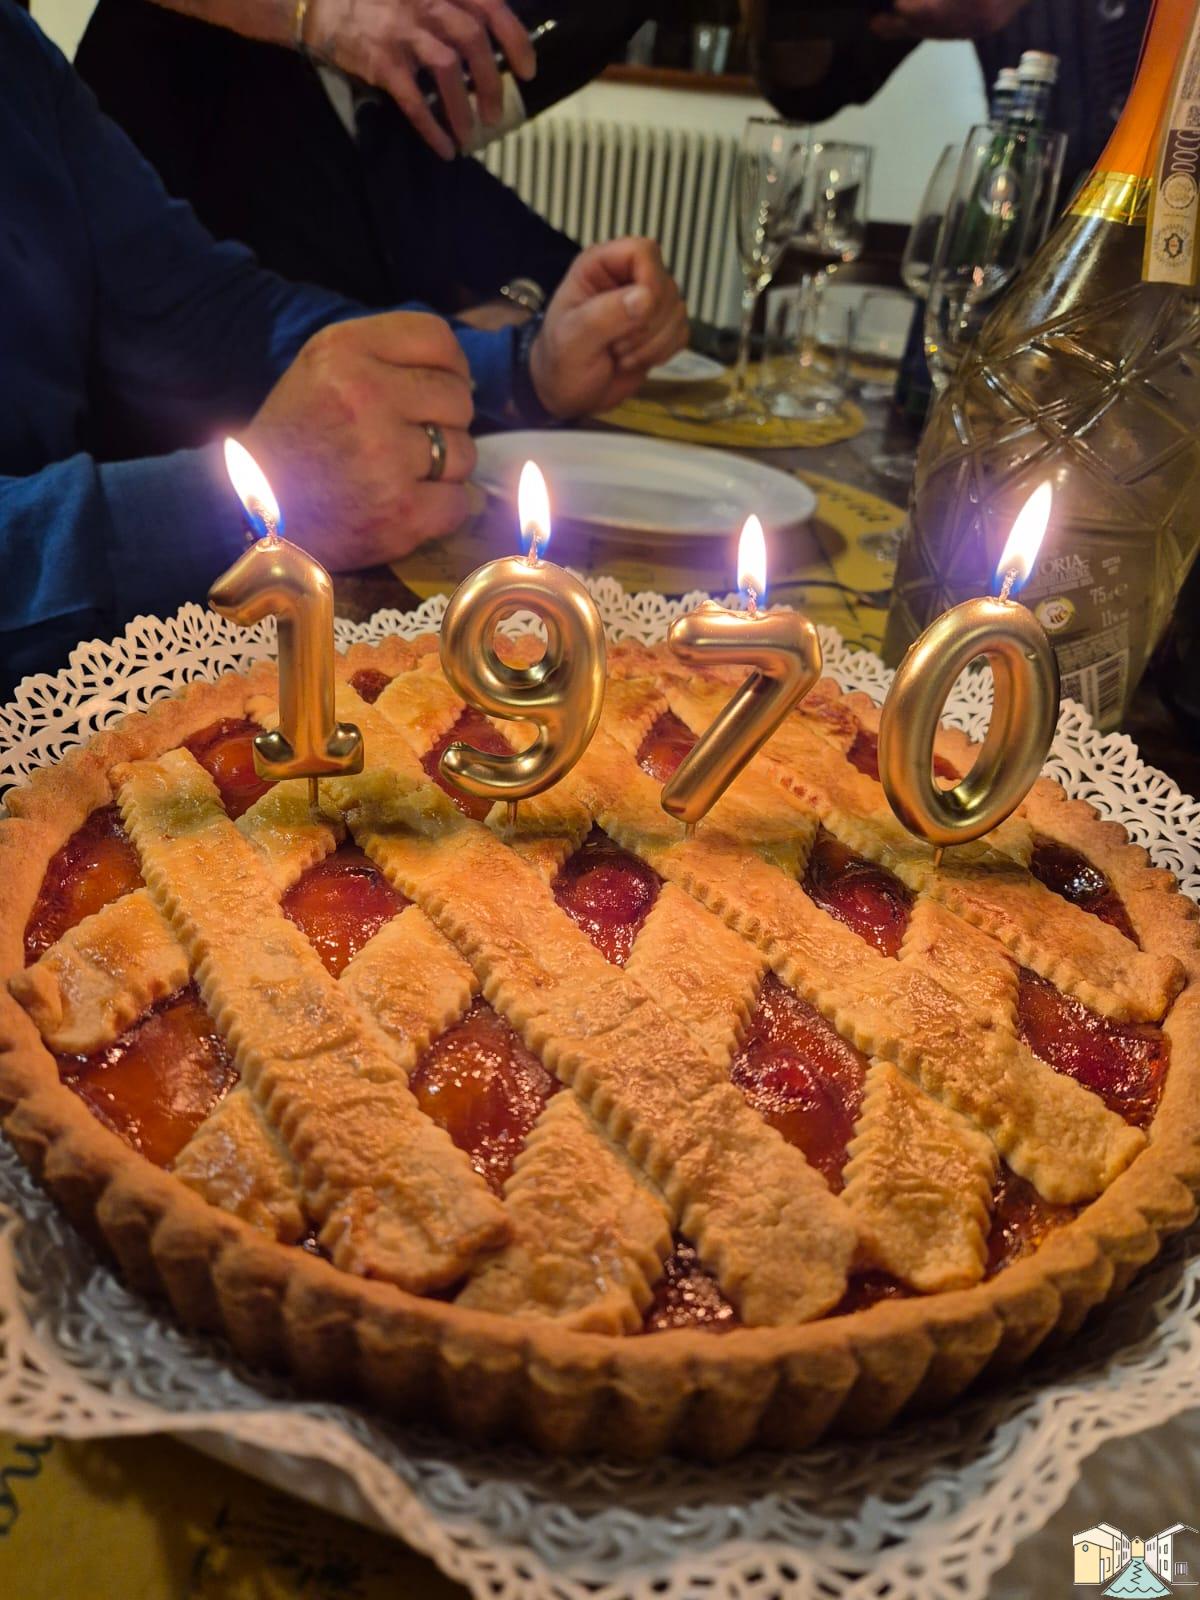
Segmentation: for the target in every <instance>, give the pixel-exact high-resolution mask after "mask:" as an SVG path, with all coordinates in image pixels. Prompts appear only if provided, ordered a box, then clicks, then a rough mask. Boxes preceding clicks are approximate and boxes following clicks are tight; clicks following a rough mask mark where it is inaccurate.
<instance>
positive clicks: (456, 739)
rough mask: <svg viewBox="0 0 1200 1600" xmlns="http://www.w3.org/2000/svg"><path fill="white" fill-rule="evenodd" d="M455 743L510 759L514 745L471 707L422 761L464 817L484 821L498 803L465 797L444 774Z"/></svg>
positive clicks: (468, 795)
mask: <svg viewBox="0 0 1200 1600" xmlns="http://www.w3.org/2000/svg"><path fill="white" fill-rule="evenodd" d="M452 744H469V745H470V746H471V747H472V748H473V749H475V750H482V751H483V752H484V753H485V754H486V755H490V756H510V755H512V745H510V744H509V742H508V740H507V739H506V738H505V737H504V735H503V734H502V733H500V732H499V731H498V730H497V729H496V728H494V727H493V726H492V724H491V723H490V722H489V721H488V719H487V718H486V717H485V716H484V715H483V713H482V712H481V711H472V710H471V709H470V708H469V707H468V709H467V710H466V711H464V712H463V714H462V716H461V717H459V719H458V721H457V722H456V723H455V724H454V726H453V727H452V728H451V729H450V732H449V733H445V734H443V735H442V737H441V738H440V739H439V740H438V742H437V743H436V744H435V745H434V747H433V749H432V750H430V751H429V752H428V754H427V755H426V756H425V758H424V760H423V761H422V762H421V765H422V766H423V767H424V768H425V771H426V772H427V773H428V774H429V776H430V777H431V778H432V779H433V781H434V783H436V784H437V786H438V788H439V789H443V790H444V791H445V792H446V793H447V794H448V795H449V796H450V798H451V800H453V801H454V804H455V805H456V806H457V807H458V809H459V810H460V811H461V812H462V813H463V815H464V816H468V817H474V819H475V821H476V822H482V821H483V819H484V817H486V816H487V814H488V812H489V811H490V810H491V809H492V806H493V805H494V804H495V802H494V801H492V800H477V799H476V798H475V796H474V795H470V794H463V792H462V791H461V789H456V788H455V787H454V785H453V784H452V783H451V782H450V781H449V779H448V778H446V777H445V775H444V774H443V772H442V756H443V755H444V754H445V752H446V750H447V749H448V748H449V747H450V745H452Z"/></svg>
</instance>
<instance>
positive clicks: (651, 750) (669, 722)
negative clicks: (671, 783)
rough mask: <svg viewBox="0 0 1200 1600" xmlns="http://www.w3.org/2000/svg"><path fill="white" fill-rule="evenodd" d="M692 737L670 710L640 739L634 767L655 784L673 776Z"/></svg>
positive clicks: (694, 739)
mask: <svg viewBox="0 0 1200 1600" xmlns="http://www.w3.org/2000/svg"><path fill="white" fill-rule="evenodd" d="M695 742H696V735H695V734H694V733H693V732H692V730H691V729H690V728H689V727H688V725H687V723H686V722H681V721H680V720H679V718H678V717H677V716H676V715H675V713H674V712H673V711H664V712H663V714H662V716H661V717H659V719H658V721H657V722H656V723H655V724H654V725H653V727H652V728H651V729H650V731H649V733H647V735H646V737H645V738H644V739H643V740H642V743H641V748H640V749H639V750H638V753H637V764H638V766H639V767H641V769H642V771H643V772H648V773H649V774H650V776H651V777H652V778H657V779H658V781H659V783H666V781H667V779H668V778H673V777H674V776H675V769H676V767H678V766H679V764H680V763H681V762H682V761H683V759H684V757H685V756H686V755H688V754H689V753H690V751H691V748H692V746H693V745H694V744H695Z"/></svg>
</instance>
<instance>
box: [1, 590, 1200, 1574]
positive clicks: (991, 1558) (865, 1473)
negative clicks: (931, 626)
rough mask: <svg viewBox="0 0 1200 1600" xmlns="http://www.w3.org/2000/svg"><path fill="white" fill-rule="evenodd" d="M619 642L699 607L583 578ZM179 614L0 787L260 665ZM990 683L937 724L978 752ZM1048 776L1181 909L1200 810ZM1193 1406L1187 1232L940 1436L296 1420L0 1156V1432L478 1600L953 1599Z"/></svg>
mask: <svg viewBox="0 0 1200 1600" xmlns="http://www.w3.org/2000/svg"><path fill="white" fill-rule="evenodd" d="M589 587H590V588H591V589H592V592H593V593H594V594H595V596H596V598H597V601H598V602H599V604H600V606H601V610H602V611H603V613H604V615H605V620H606V622H607V624H608V626H609V630H610V633H611V635H612V636H613V637H614V638H620V637H632V638H637V639H640V640H642V641H644V642H646V643H652V642H654V641H655V640H656V639H659V638H661V637H662V634H663V631H664V629H665V626H666V624H667V623H668V622H669V621H670V620H671V618H672V617H674V616H675V615H677V614H679V612H680V611H682V610H684V609H687V608H689V607H690V606H691V605H692V604H694V603H695V602H696V600H698V599H699V598H700V597H699V596H690V597H688V598H687V599H686V600H684V601H682V602H669V601H666V600H664V599H663V598H662V597H661V596H660V595H652V594H651V595H645V594H643V595H635V596H630V595H626V594H625V593H624V592H623V591H622V590H621V589H620V588H619V586H618V585H617V584H616V583H615V582H614V581H613V580H612V579H605V578H601V579H593V580H590V582H589ZM443 606H444V601H443V600H442V599H440V598H438V599H434V600H430V601H427V602H426V603H425V604H424V605H423V606H422V607H421V608H420V609H419V610H418V611H416V612H413V613H408V614H405V615H403V616H402V615H401V614H399V613H397V612H380V613H377V614H376V616H374V617H373V618H372V619H371V620H370V622H367V623H364V624H362V625H359V626H355V625H351V624H345V623H339V624H338V636H339V641H340V642H341V643H343V644H346V643H349V642H351V641H352V640H355V639H374V638H378V637H380V636H382V635H383V634H386V633H392V632H396V633H401V634H413V633H416V632H420V631H422V630H424V629H426V628H429V627H434V626H436V625H437V623H438V621H439V620H440V616H441V612H442V609H443ZM271 635H272V629H271V626H270V624H264V625H262V626H260V627H259V628H255V629H251V630H249V631H243V630H239V629H235V628H233V627H231V626H230V625H228V624H226V623H224V622H222V621H221V620H220V619H219V618H217V617H215V616H213V615H212V614H210V613H208V612H204V611H201V610H200V609H199V608H198V607H196V606H187V607H185V608H184V609H183V610H182V611H181V612H179V613H178V615H177V616H175V617H173V618H170V619H168V620H167V621H160V620H158V619H154V618H139V619H138V620H137V621H136V622H135V623H133V624H132V625H131V626H130V627H129V629H128V630H127V631H126V633H125V634H124V636H123V637H122V638H121V639H119V640H117V641H116V642H115V643H112V644H104V645H101V644H95V645H86V646H81V647H80V648H79V649H78V650H76V651H75V652H74V653H73V655H72V658H71V664H70V666H69V667H68V668H67V669H66V670H65V671H64V672H62V673H60V674H58V675H57V676H55V677H41V678H36V679H33V680H28V681H27V682H26V683H25V684H24V685H23V686H22V690H21V693H20V694H19V696H18V698H17V700H16V701H15V702H14V703H13V704H12V705H10V706H7V707H5V708H3V709H2V710H0V783H8V782H12V781H13V780H15V779H19V778H21V777H23V776H25V775H26V774H27V773H28V772H29V771H31V770H32V769H33V768H34V767H36V766H40V765H43V764H45V763H46V762H48V761H52V760H54V759H56V757H57V756H58V755H59V754H61V752H62V751H64V750H66V749H67V748H69V747H70V746H71V745H73V744H75V743H77V742H78V741H79V740H80V739H82V738H86V737H87V736H89V735H90V734H91V733H92V732H93V731H94V730H95V729H96V728H97V727H100V726H102V725H103V724H104V723H105V722H107V721H110V720H111V719H112V718H113V717H115V716H118V715H120V714H121V712H123V711H125V710H131V709H136V708H139V707H142V706H145V705H147V704H149V703H150V701H152V700H154V699H156V698H158V697H160V696H161V695H163V694H165V693H168V692H170V691H171V690H172V689H175V688H178V687H180V686H181V685H182V684H184V683H187V682H189V681H191V680H192V679H194V678H201V677H211V676H214V675H215V674H216V673H218V672H220V671H223V670H226V669H228V668H230V667H242V666H245V665H246V664H247V663H248V662H250V661H251V660H253V659H256V658H257V657H259V656H261V655H263V654H264V653H266V652H268V651H270V649H271V648H272V637H271ZM822 635H823V643H824V647H825V657H826V668H827V670H828V671H829V672H830V673H831V674H832V676H833V677H835V678H836V679H837V680H838V681H839V682H840V683H841V684H843V685H844V686H845V687H847V688H860V689H866V690H867V691H868V692H869V693H872V694H873V695H875V697H876V698H880V697H882V694H883V693H884V691H885V690H886V687H887V683H888V680H889V677H890V674H888V673H887V672H886V671H885V669H884V668H883V666H882V665H881V663H880V662H879V661H878V659H877V658H876V657H874V656H871V655H867V654H864V653H854V652H851V651H849V650H848V649H847V648H846V647H845V646H844V645H843V643H842V641H841V640H840V639H839V638H838V636H837V635H836V634H834V633H832V632H830V631H828V630H824V629H823V630H822ZM989 703H990V683H989V682H988V679H987V675H986V674H980V675H976V676H975V677H967V678H964V679H962V680H960V683H959V685H958V686H957V688H956V691H955V694H954V696H953V697H952V700H951V703H950V705H949V707H948V710H947V715H948V718H949V720H950V721H952V722H954V723H955V724H957V725H958V726H959V727H962V728H964V729H965V730H966V731H967V732H968V733H971V734H973V735H975V736H976V737H978V736H979V735H980V734H981V733H982V731H983V729H984V727H985V725H986V722H987V717H988V707H989ZM1050 770H1051V771H1053V773H1054V775H1055V776H1056V777H1058V778H1059V779H1060V780H1061V782H1062V783H1063V784H1064V785H1065V786H1066V787H1067V789H1068V790H1070V792H1071V793H1073V794H1077V795H1081V796H1083V797H1085V798H1087V799H1089V800H1092V801H1093V802H1094V803H1095V804H1096V805H1098V806H1099V807H1100V808H1101V809H1102V810H1103V811H1104V812H1105V813H1106V814H1107V815H1109V816H1111V817H1115V818H1116V819H1117V820H1119V821H1120V822H1122V823H1123V824H1124V825H1125V827H1126V828H1127V829H1128V830H1129V832H1130V834H1131V835H1132V836H1133V837H1134V838H1136V839H1137V840H1139V841H1140V842H1141V843H1143V844H1145V845H1146V846H1147V848H1148V849H1149V850H1150V852H1151V854H1152V856H1153V857H1154V859H1155V861H1156V862H1158V863H1159V864H1160V865H1162V866H1166V867H1169V868H1170V869H1171V870H1172V871H1173V872H1175V873H1176V875H1177V876H1178V877H1179V879H1180V881H1181V883H1182V884H1183V886H1184V888H1185V889H1186V890H1187V892H1189V893H1190V894H1192V895H1193V896H1195V897H1200V848H1198V847H1197V845H1196V844H1194V843H1192V842H1191V841H1193V840H1200V804H1197V802H1196V801H1195V800H1192V799H1189V798H1188V797H1187V796H1184V795H1182V794H1180V792H1179V790H1178V789H1177V788H1176V787H1175V785H1174V784H1172V783H1171V782H1170V781H1169V780H1168V779H1167V778H1166V777H1164V776H1163V774H1162V773H1160V772H1156V771H1155V770H1154V769H1153V768H1150V767H1147V766H1145V765H1144V764H1143V763H1142V762H1141V761H1139V759H1138V756H1137V751H1136V749H1135V748H1134V746H1133V745H1132V743H1131V742H1130V740H1128V739H1127V738H1125V737H1123V736H1121V735H1108V736H1107V737H1105V736H1101V735H1099V734H1097V733H1096V732H1095V731H1094V729H1093V728H1092V726H1091V723H1090V721H1089V720H1088V718H1087V716H1086V714H1085V713H1084V712H1083V711H1082V709H1081V708H1079V707H1078V706H1076V705H1074V704H1073V703H1071V702H1067V703H1066V705H1065V706H1064V709H1063V713H1062V717H1061V719H1060V723H1059V730H1058V735H1057V738H1056V740H1055V746H1054V752H1053V756H1052V759H1051V762H1050ZM1198 1404H1200V1234H1198V1233H1197V1231H1196V1230H1192V1232H1190V1233H1188V1234H1184V1235H1181V1236H1179V1237H1178V1238H1176V1239H1174V1240H1172V1241H1170V1242H1169V1243H1168V1245H1167V1247H1166V1248H1165V1249H1164V1251H1163V1253H1162V1255H1161V1256H1160V1257H1159V1258H1158V1259H1157V1261H1156V1262H1155V1263H1154V1264H1153V1266H1152V1267H1151V1268H1150V1269H1149V1270H1148V1271H1147V1272H1146V1273H1145V1274H1143V1276H1142V1277H1141V1278H1140V1279H1139V1280H1138V1281H1137V1283H1136V1284H1135V1285H1134V1286H1133V1288H1132V1289H1131V1290H1129V1291H1128V1292H1127V1293H1126V1294H1125V1295H1124V1296H1123V1297H1122V1298H1121V1299H1120V1300H1119V1301H1118V1302H1117V1304H1116V1305H1115V1306H1113V1307H1111V1308H1109V1309H1108V1310H1107V1311H1105V1312H1103V1313H1102V1314H1101V1315H1100V1316H1098V1317H1096V1318H1093V1319H1092V1321H1091V1322H1090V1323H1089V1324H1088V1326H1087V1327H1086V1328H1085V1330H1084V1332H1083V1333H1081V1334H1080V1335H1078V1336H1077V1337H1076V1339H1075V1340H1074V1341H1073V1343H1072V1346H1071V1348H1070V1350H1069V1351H1068V1352H1067V1353H1065V1354H1060V1355H1058V1356H1056V1357H1055V1358H1053V1359H1052V1360H1043V1361H1040V1362H1035V1363H1034V1364H1033V1365H1032V1366H1031V1367H1030V1368H1028V1369H1027V1370H1026V1371H1025V1373H1024V1374H1023V1375H1022V1377H1021V1378H1020V1380H1019V1381H1017V1382H1015V1383H1012V1384H1010V1385H1008V1386H1007V1387H1005V1388H1004V1389H1002V1390H999V1391H996V1392H993V1393H983V1394H980V1395H976V1396H974V1397H973V1398H971V1399H969V1400H968V1401H966V1402H965V1403H960V1404H959V1405H958V1406H957V1407H956V1409H955V1410H954V1412H953V1413H952V1414H950V1415H948V1416H946V1417H943V1418H940V1419H937V1420H935V1421H932V1422H930V1421H922V1422H920V1423H914V1424H911V1425H908V1426H905V1427H902V1428H898V1429H894V1430H893V1431H892V1432H890V1433H889V1434H888V1435H887V1436H886V1437H884V1438H882V1439H871V1440H865V1441H858V1442H851V1443H833V1444H829V1445H823V1446H819V1447H817V1448H814V1449H811V1450H808V1451H805V1452H803V1453H802V1454H799V1455H793V1456H765V1455H757V1456H751V1457H746V1458H743V1459H741V1460H739V1461H737V1462H736V1463H734V1464H733V1465H731V1466H727V1467H721V1468H709V1467H701V1466H696V1465H692V1464H688V1463H680V1462H676V1461H661V1462H658V1463H656V1464H654V1465H653V1466H650V1467H644V1468H641V1467H627V1466H613V1465H610V1464H605V1463H595V1462H590V1463H589V1462H584V1463H564V1462H561V1461H547V1460H543V1459H541V1458H539V1457H536V1456H534V1455H533V1454H531V1453H529V1452H524V1451H521V1452H516V1451H508V1452H501V1451H481V1450H478V1449H472V1448H468V1447H466V1446H464V1445H460V1444H458V1443H456V1442H455V1441H453V1440H450V1439H447V1438H445V1437H443V1436H441V1435H437V1434H434V1433H432V1432H430V1431H428V1430H421V1429H401V1428H396V1427H392V1426H390V1425H388V1424H386V1423H382V1422H380V1421H378V1420H376V1419H374V1418H371V1417H369V1416H367V1415H365V1414H363V1413H361V1412H359V1411H356V1410H354V1409H352V1408H349V1407H344V1406H335V1405H325V1404H316V1403H311V1402H305V1401H301V1400H297V1399H296V1398H295V1397H294V1396H292V1395H291V1394H290V1393H289V1391H288V1389H287V1387H286V1385H285V1384H283V1383H282V1382H280V1381H279V1380H277V1379H275V1378H273V1377H270V1376H264V1375H262V1374H252V1373H249V1372H247V1371H245V1370H244V1369H242V1368H240V1367H239V1366H237V1365H236V1364H234V1363H232V1362H230V1361H229V1359H228V1358H227V1356H226V1354H225V1353H224V1352H223V1350H222V1348H221V1346H220V1345H219V1343H217V1342H216V1341H213V1340H209V1339H200V1338H194V1337H191V1336H188V1335H185V1334H184V1333H182V1332H180V1330H179V1329H178V1328H177V1327H176V1326H175V1325H174V1323H173V1322H172V1321H171V1320H170V1318H169V1316H168V1315H167V1314H165V1313H162V1312H160V1311H159V1310H158V1309H156V1308H154V1307H152V1306H148V1305H147V1304H146V1303H145V1302H144V1301H142V1300H140V1299H138V1298H137V1297H136V1296H134V1295H131V1294H129V1293H128V1292H126V1290H125V1289H123V1288H122V1286H121V1285H120V1283H119V1282H118V1281H117V1279H116V1278H115V1277H114V1276H113V1274H112V1273H111V1272H110V1271H109V1269H108V1268H107V1267H105V1266H103V1265H101V1264H100V1263H99V1262H98V1261H97V1259H96V1257H95V1256H94V1255H93V1254H92V1252H91V1251H90V1249H89V1248H88V1247H87V1246H86V1245H85V1244H84V1243H83V1241H82V1240H81V1239H80V1238H79V1237H78V1236H77V1235H76V1234H75V1232H74V1230H73V1229H72V1228H71V1227H70V1226H69V1225H68V1224H67V1223H66V1221H65V1220H64V1219H63V1218H62V1217H61V1216H60V1215H59V1213H58V1212H57V1210H56V1209H55V1207H54V1206H53V1205H52V1204H51V1203H50V1202H49V1201H48V1200H47V1199H46V1197H45V1196H44V1195H43V1194H42V1192H41V1191H40V1190H39V1189H38V1188H37V1186H36V1185H35V1184H34V1183H33V1182H32V1181H31V1180H30V1179H29V1178H28V1176H27V1175H26V1174H25V1172H24V1169H23V1168H22V1167H21V1166H20V1164H19V1162H18V1161H17V1159H16V1157H15V1156H14V1155H13V1154H12V1152H11V1150H10V1149H9V1147H8V1146H7V1144H5V1143H4V1142H3V1141H2V1140H0V1428H7V1429H9V1430H11V1431H15V1432H18V1433H24V1434H44V1433H61V1434H67V1435H70V1436H73V1437H84V1436H89V1435H105V1434H119V1433H147V1432H156V1431H165V1430H170V1431H172V1432H175V1433H184V1434H187V1433H192V1434H193V1435H194V1436H196V1437H197V1438H199V1437H201V1436H206V1437H207V1438H208V1439H209V1440H212V1439H214V1438H216V1439H219V1440H220V1441H221V1444H222V1449H223V1453H225V1454H226V1455H227V1456H232V1457H234V1458H235V1459H236V1458H238V1457H239V1452H240V1458H241V1459H243V1460H245V1461H246V1462H247V1463H248V1464H250V1465H252V1466H253V1465H257V1466H258V1467H259V1468H260V1469H261V1467H262V1464H263V1462H264V1460H268V1461H270V1463H271V1464H272V1468H271V1475H272V1476H273V1477H275V1478H276V1480H277V1481H281V1482H285V1483H288V1484H289V1485H290V1486H291V1487H293V1488H295V1489H296V1490H297V1491H298V1492H301V1493H304V1492H308V1493H310V1494H314V1495H317V1496H319V1497H320V1498H321V1499H322V1500H323V1501H324V1502H325V1503H327V1504H330V1505H332V1506H333V1508H334V1509H344V1510H348V1511H350V1512H352V1513H356V1514H359V1515H362V1514H364V1511H365V1513H366V1514H369V1515H370V1516H371V1517H372V1519H373V1520H375V1521H376V1522H378V1523H379V1524H380V1525H381V1526H383V1527H384V1528H387V1529H390V1530H391V1531H392V1532H394V1533H396V1534H399V1535H400V1536H401V1537H403V1538H404V1539H406V1540H407V1541H408V1542H409V1543H410V1544H412V1545H414V1546H415V1547H416V1548H417V1549H420V1550H423V1551H425V1552H427V1553H428V1554H429V1555H430V1556H432V1557H433V1559H434V1560H435V1561H436V1562H437V1563H438V1565H439V1566H440V1567H441V1568H442V1569H443V1570H444V1571H445V1572H446V1573H447V1574H448V1575H449V1576H451V1577H453V1578H456V1579H458V1580H459V1581H460V1582H462V1583H464V1584H466V1585H467V1586H468V1587H469V1588H470V1589H471V1590H472V1592H473V1593H474V1594H475V1595H477V1596H480V1597H484V1596H486V1597H488V1600H585V1597H586V1600H650V1597H651V1596H654V1597H662V1600H698V1597H700V1596H704V1597H711V1600H751V1597H754V1600H768V1597H775V1596H780V1595H803V1596H806V1597H807V1596H818V1595H819V1596H821V1597H822V1600H883V1597H885V1596H886V1600H951V1597H953V1600H975V1597H981V1596H983V1595H984V1594H985V1593H986V1591H987V1587H988V1583H989V1579H990V1578H991V1576H992V1575H993V1574H994V1573H995V1572H997V1571H998V1569H999V1568H1000V1567H1001V1566H1003V1564H1004V1563H1005V1562H1006V1561H1007V1559H1008V1558H1009V1556H1010V1555H1011V1553H1012V1550H1013V1548H1014V1546H1015V1545H1016V1544H1017V1542H1018V1541H1020V1540H1022V1539H1024V1538H1027V1537H1028V1536H1029V1535H1030V1534H1031V1533H1034V1532H1036V1531H1037V1530H1038V1529H1039V1528H1041V1527H1042V1526H1043V1525H1044V1524H1045V1522H1046V1521H1047V1519H1048V1518H1049V1517H1050V1516H1051V1515H1052V1514H1053V1513H1054V1512H1055V1511H1056V1510H1057V1509H1058V1507H1059V1506H1060V1505H1062V1503H1063V1501H1064V1500H1065V1499H1066V1497H1067V1495H1068V1493H1069V1491H1070V1489H1071V1487H1072V1485H1073V1484H1074V1482H1075V1480H1076V1478H1077V1476H1078V1473H1079V1467H1080V1464H1081V1462H1082V1461H1083V1460H1084V1459H1085V1458H1086V1457H1087V1456H1088V1455H1089V1454H1090V1453H1091V1452H1092V1451H1094V1450H1095V1449H1096V1448H1097V1447H1098V1446H1099V1445H1101V1444H1102V1443H1104V1442H1105V1441H1106V1440H1108V1439H1112V1438H1116V1437H1119V1436H1122V1435H1128V1434H1133V1433H1136V1432H1138V1431H1140V1430H1142V1429H1144V1428H1149V1427H1153V1426H1156V1425H1158V1424H1160V1423H1163V1422H1165V1421H1167V1420H1168V1419H1169V1418H1171V1417H1174V1416H1176V1415H1177V1414H1178V1413H1180V1412H1181V1411H1183V1410H1185V1409H1187V1408H1188V1407H1190V1406H1195V1405H1198Z"/></svg>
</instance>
